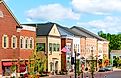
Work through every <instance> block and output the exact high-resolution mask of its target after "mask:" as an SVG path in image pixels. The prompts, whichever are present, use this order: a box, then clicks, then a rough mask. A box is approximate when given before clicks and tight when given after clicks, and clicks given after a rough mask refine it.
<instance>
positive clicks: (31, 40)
mask: <svg viewBox="0 0 121 78" xmlns="http://www.w3.org/2000/svg"><path fill="white" fill-rule="evenodd" d="M30 48H31V49H32V48H33V39H32V38H30Z"/></svg>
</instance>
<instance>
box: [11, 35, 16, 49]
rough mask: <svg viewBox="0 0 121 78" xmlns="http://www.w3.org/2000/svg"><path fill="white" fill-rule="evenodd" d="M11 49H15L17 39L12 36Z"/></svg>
mask: <svg viewBox="0 0 121 78" xmlns="http://www.w3.org/2000/svg"><path fill="white" fill-rule="evenodd" d="M11 47H12V48H16V47H17V38H16V36H12V44H11Z"/></svg>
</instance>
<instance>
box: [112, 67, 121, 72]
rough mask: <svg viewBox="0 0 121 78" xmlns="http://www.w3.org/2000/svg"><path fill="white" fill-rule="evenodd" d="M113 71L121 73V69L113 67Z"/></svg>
mask: <svg viewBox="0 0 121 78" xmlns="http://www.w3.org/2000/svg"><path fill="white" fill-rule="evenodd" d="M113 71H121V69H119V68H116V67H113Z"/></svg>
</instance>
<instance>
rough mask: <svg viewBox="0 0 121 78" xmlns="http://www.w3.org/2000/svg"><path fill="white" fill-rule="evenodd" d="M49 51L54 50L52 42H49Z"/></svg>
mask: <svg viewBox="0 0 121 78" xmlns="http://www.w3.org/2000/svg"><path fill="white" fill-rule="evenodd" d="M49 51H51V52H52V43H49Z"/></svg>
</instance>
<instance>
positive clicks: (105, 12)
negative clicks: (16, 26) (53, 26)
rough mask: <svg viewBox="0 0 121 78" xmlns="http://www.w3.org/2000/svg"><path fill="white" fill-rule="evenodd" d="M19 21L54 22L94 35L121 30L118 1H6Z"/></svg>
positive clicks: (120, 8)
mask: <svg viewBox="0 0 121 78" xmlns="http://www.w3.org/2000/svg"><path fill="white" fill-rule="evenodd" d="M5 2H6V3H7V5H8V6H9V8H10V9H11V11H12V12H13V13H14V15H15V16H16V17H17V19H18V20H19V21H20V23H45V22H55V23H58V24H60V25H62V26H67V27H72V26H80V27H83V28H85V29H87V30H89V31H91V32H94V33H96V34H97V32H98V31H103V32H105V33H112V34H114V33H119V32H121V0H5Z"/></svg>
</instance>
